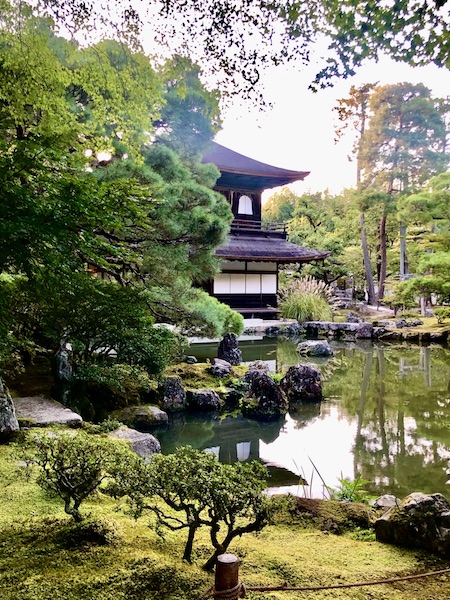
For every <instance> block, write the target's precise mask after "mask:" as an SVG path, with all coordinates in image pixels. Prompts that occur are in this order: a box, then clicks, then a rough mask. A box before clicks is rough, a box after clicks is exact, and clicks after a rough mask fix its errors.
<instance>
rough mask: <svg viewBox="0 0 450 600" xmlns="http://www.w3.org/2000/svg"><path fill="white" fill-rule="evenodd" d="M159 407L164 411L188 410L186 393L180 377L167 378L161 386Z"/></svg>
mask: <svg viewBox="0 0 450 600" xmlns="http://www.w3.org/2000/svg"><path fill="white" fill-rule="evenodd" d="M159 393H160V396H161V400H160V402H159V406H160V408H161V409H162V410H163V411H167V412H176V411H178V410H184V409H185V408H186V391H185V389H184V387H183V382H182V381H181V378H180V377H166V378H165V379H164V380H163V381H162V383H161V386H160V389H159Z"/></svg>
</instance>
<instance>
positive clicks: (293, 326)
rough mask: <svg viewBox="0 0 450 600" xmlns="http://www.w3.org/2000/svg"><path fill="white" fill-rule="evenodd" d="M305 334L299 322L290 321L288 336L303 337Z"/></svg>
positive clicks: (287, 328)
mask: <svg viewBox="0 0 450 600" xmlns="http://www.w3.org/2000/svg"><path fill="white" fill-rule="evenodd" d="M302 334H303V327H302V326H301V325H300V324H299V323H289V325H287V327H286V335H287V336H288V337H293V338H295V337H301V335H302Z"/></svg>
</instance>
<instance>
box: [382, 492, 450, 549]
mask: <svg viewBox="0 0 450 600" xmlns="http://www.w3.org/2000/svg"><path fill="white" fill-rule="evenodd" d="M375 534H376V538H377V540H378V541H379V542H386V543H390V544H395V545H397V546H404V547H407V548H420V549H423V550H429V551H431V552H435V553H437V554H444V555H446V556H449V555H450V504H449V503H448V502H447V500H446V499H445V498H444V496H443V495H442V494H423V493H421V492H413V493H412V494H409V496H406V498H404V499H403V500H402V501H401V502H400V503H399V504H398V505H395V506H392V507H391V508H389V509H388V510H387V511H386V512H385V513H384V514H383V515H382V516H381V517H380V518H379V519H377V521H376V522H375Z"/></svg>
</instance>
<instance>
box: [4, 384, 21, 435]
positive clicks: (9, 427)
mask: <svg viewBox="0 0 450 600" xmlns="http://www.w3.org/2000/svg"><path fill="white" fill-rule="evenodd" d="M16 431H19V422H18V421H17V417H16V411H15V409H14V404H13V401H12V398H11V394H10V393H9V391H8V388H7V387H6V385H5V384H4V383H3V381H2V379H0V441H1V440H2V439H8V438H9V437H11V436H12V435H13V434H14V433H16Z"/></svg>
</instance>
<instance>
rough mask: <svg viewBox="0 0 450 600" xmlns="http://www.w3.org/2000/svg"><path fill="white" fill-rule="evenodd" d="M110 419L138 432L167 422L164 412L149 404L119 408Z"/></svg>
mask: <svg viewBox="0 0 450 600" xmlns="http://www.w3.org/2000/svg"><path fill="white" fill-rule="evenodd" d="M111 417H113V418H114V419H117V420H118V421H121V422H122V423H124V424H125V425H128V426H129V427H134V428H135V429H139V430H140V431H148V430H150V429H153V428H154V427H158V426H159V425H166V424H167V422H168V420H169V418H168V416H167V413H166V412H165V411H163V410H161V409H160V408H158V407H157V406H151V405H150V404H145V405H142V406H127V407H126V408H121V409H120V410H115V411H114V412H112V413H111Z"/></svg>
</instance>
